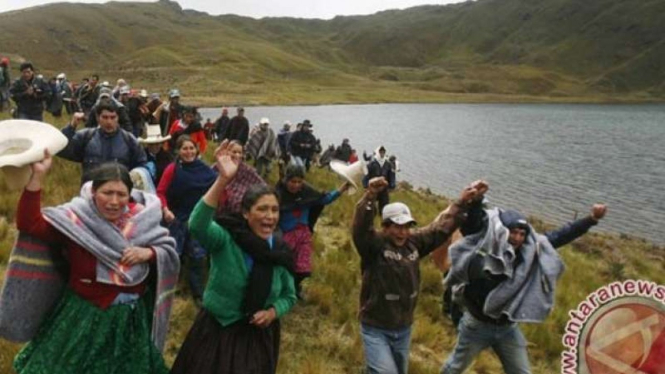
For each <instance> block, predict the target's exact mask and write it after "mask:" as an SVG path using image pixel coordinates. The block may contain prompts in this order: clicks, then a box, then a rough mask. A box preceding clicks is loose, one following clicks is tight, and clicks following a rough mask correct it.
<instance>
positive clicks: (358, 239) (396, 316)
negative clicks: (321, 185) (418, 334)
mask: <svg viewBox="0 0 665 374" xmlns="http://www.w3.org/2000/svg"><path fill="white" fill-rule="evenodd" d="M387 186H388V182H387V181H386V179H385V178H383V177H377V178H372V179H371V180H370V181H369V182H368V185H367V190H366V192H365V195H364V196H363V197H362V199H360V201H359V202H358V204H357V205H356V211H355V215H354V218H353V243H354V245H355V247H356V250H357V251H358V254H359V255H360V258H361V262H360V265H361V270H362V286H361V291H360V313H359V316H360V326H361V336H362V340H363V348H364V352H365V361H366V364H367V369H368V371H369V372H370V373H399V374H406V372H407V370H408V365H409V345H410V342H411V325H412V324H413V313H414V310H415V307H416V302H417V300H418V291H419V289H420V269H419V263H420V259H421V258H422V257H424V256H426V255H428V254H429V253H430V252H432V251H433V250H435V249H436V248H437V247H439V246H441V245H442V244H443V243H444V242H445V241H446V240H448V238H449V237H450V235H452V233H453V232H454V231H455V230H456V229H457V227H458V225H459V224H460V222H461V221H462V220H463V217H464V213H465V212H466V210H467V209H468V208H467V205H468V204H469V202H471V201H472V200H473V199H475V198H477V197H478V196H482V194H484V193H485V191H487V184H486V183H485V182H483V181H477V182H474V183H473V184H471V185H470V186H468V187H466V188H465V189H464V190H463V191H462V193H461V194H460V197H459V200H457V201H455V202H453V203H452V204H451V205H450V206H449V207H448V209H447V210H446V211H444V212H442V213H441V214H439V216H438V217H437V218H436V219H435V220H434V222H432V223H431V224H430V225H428V226H426V227H424V228H422V229H419V230H417V231H413V230H412V228H413V226H415V224H416V221H415V220H414V219H413V216H412V215H411V211H410V210H409V207H408V206H406V205H405V204H403V203H392V204H388V205H386V206H385V207H384V208H383V211H382V216H381V218H382V223H381V226H382V230H381V232H376V231H375V229H374V217H375V215H376V212H375V209H376V207H375V204H374V201H375V200H376V198H377V196H378V194H379V193H380V192H381V191H383V190H384V189H385V188H386V187H387Z"/></svg>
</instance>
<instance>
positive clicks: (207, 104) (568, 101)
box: [184, 94, 665, 109]
mask: <svg viewBox="0 0 665 374" xmlns="http://www.w3.org/2000/svg"><path fill="white" fill-rule="evenodd" d="M464 95H470V96H471V97H464V98H463V99H461V100H446V99H442V100H404V101H377V100H374V101H355V100H341V101H316V100H314V101H312V102H300V101H295V102H278V101H273V100H266V101H260V100H259V101H257V100H248V101H233V102H225V101H224V100H220V99H212V100H208V99H204V100H201V98H200V97H199V96H190V97H191V99H192V100H191V101H190V103H191V104H192V105H194V106H197V107H199V108H203V109H215V108H222V107H236V106H243V107H261V106H270V107H275V106H283V107H304V106H336V105H339V106H342V105H382V104H385V105H400V104H420V105H454V104H475V105H483V104H505V105H510V104H527V105H528V104H548V105H662V104H665V99H660V98H651V99H644V98H634V99H631V98H625V97H624V98H614V97H609V98H596V97H594V98H583V97H574V98H552V97H546V98H541V97H538V96H515V97H510V98H509V99H506V98H502V99H503V100H491V99H490V100H488V99H475V98H474V97H473V95H474V94H464ZM184 97H185V101H186V102H187V101H188V100H187V98H188V96H187V95H185V96H184Z"/></svg>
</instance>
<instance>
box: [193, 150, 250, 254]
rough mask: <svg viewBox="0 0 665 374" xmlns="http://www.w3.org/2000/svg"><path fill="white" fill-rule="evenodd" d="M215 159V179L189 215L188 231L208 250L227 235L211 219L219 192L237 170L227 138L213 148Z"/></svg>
mask: <svg viewBox="0 0 665 374" xmlns="http://www.w3.org/2000/svg"><path fill="white" fill-rule="evenodd" d="M215 159H216V160H217V161H216V166H217V171H218V172H219V174H217V179H216V180H215V182H214V183H213V184H212V186H210V188H209V189H208V191H207V192H206V193H205V195H203V197H202V198H201V200H200V201H199V202H198V203H197V204H196V207H194V211H192V214H191V216H190V217H189V230H190V232H191V233H192V235H193V236H194V237H195V238H196V239H197V240H199V241H201V244H202V245H203V246H204V247H206V248H208V250H214V248H216V247H217V245H216V243H217V242H218V241H219V240H223V238H222V236H227V235H228V233H227V232H226V230H224V229H222V228H221V227H220V226H219V225H217V224H216V223H215V222H214V221H213V216H214V213H215V211H216V210H217V204H218V200H219V194H220V193H222V191H223V190H224V188H225V187H226V185H227V184H228V183H229V182H230V181H231V180H232V179H233V177H234V176H235V174H236V172H237V171H238V165H236V164H235V163H234V162H233V160H231V156H230V152H229V141H228V140H225V141H223V142H222V143H221V144H220V145H219V147H217V149H216V150H215Z"/></svg>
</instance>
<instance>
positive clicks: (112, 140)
mask: <svg viewBox="0 0 665 374" xmlns="http://www.w3.org/2000/svg"><path fill="white" fill-rule="evenodd" d="M62 133H63V134H64V135H65V136H66V137H67V139H69V143H67V147H65V149H63V150H62V151H60V153H58V156H60V157H62V158H64V159H67V160H70V161H74V162H80V163H81V166H82V171H83V173H82V175H81V184H83V183H85V182H87V181H89V180H90V176H89V174H90V171H91V170H93V169H94V168H96V167H97V166H99V165H101V164H103V163H105V162H118V163H120V164H122V165H125V166H126V167H127V169H129V170H132V169H133V168H135V167H137V166H143V165H145V163H146V162H147V158H146V155H145V152H144V150H143V147H141V145H140V144H139V142H138V141H137V140H136V138H135V137H134V135H132V134H131V133H129V132H127V131H125V130H123V129H120V128H119V129H118V131H116V132H114V133H113V134H107V133H105V132H104V131H101V130H100V129H99V128H94V129H83V130H79V131H75V130H74V128H73V127H72V126H71V125H67V126H65V128H64V129H62Z"/></svg>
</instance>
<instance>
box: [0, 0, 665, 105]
mask: <svg viewBox="0 0 665 374" xmlns="http://www.w3.org/2000/svg"><path fill="white" fill-rule="evenodd" d="M664 14H665V1H663V0H653V1H640V2H637V3H634V2H626V1H620V0H591V1H584V2H580V1H576V0H549V1H538V0H479V1H475V2H470V1H469V2H465V3H459V4H453V5H447V6H420V7H415V8H410V9H406V10H390V11H384V12H380V13H377V14H374V15H369V16H352V17H336V18H334V19H332V20H327V21H324V20H310V19H294V18H263V19H259V20H257V19H252V18H247V17H239V16H233V15H223V16H210V15H208V14H205V13H201V12H196V11H192V10H183V9H182V8H181V7H180V6H179V5H178V4H177V3H175V2H169V1H165V0H161V1H158V2H155V3H114V2H111V3H107V4H104V5H99V4H69V3H60V4H52V5H46V6H39V7H34V8H28V9H25V10H19V11H11V12H5V13H2V14H0V54H1V55H8V56H9V57H10V58H12V60H13V61H14V63H13V68H14V69H16V67H17V62H18V61H23V60H31V61H33V62H34V63H35V64H36V66H37V67H38V68H40V69H41V71H42V72H44V73H45V74H47V75H51V74H55V73H58V72H60V71H65V72H67V73H69V75H70V77H71V78H73V79H75V80H78V79H80V78H82V77H83V76H86V75H89V74H91V73H93V72H99V73H100V74H101V75H102V80H110V81H113V80H115V79H117V78H119V77H123V78H126V79H129V80H130V81H131V82H132V83H133V85H134V86H142V87H147V88H149V89H150V90H151V91H154V90H161V91H162V92H163V91H165V90H167V89H168V88H170V87H174V86H177V87H179V88H181V89H183V90H184V91H185V96H187V97H188V98H189V99H190V100H193V101H197V102H199V103H201V104H221V103H227V104H228V103H236V102H242V103H245V104H255V103H272V104H305V103H341V102H414V101H419V102H444V101H553V100H555V101H613V100H627V101H634V100H662V98H663V97H664V96H665V83H664V82H665V68H663V66H665V48H663V38H662V35H665V26H664V25H665V16H663V15H664ZM16 73H17V72H16V71H14V75H16Z"/></svg>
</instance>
